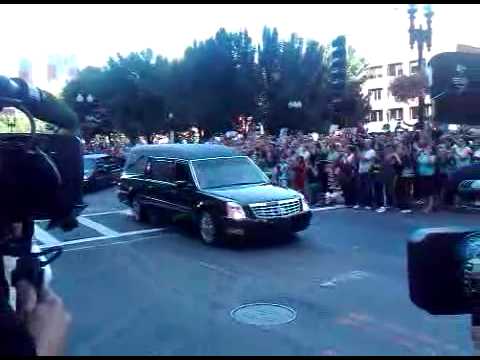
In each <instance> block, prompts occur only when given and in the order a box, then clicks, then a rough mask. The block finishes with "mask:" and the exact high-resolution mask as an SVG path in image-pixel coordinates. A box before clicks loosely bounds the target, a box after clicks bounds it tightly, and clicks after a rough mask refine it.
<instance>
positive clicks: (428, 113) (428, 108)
mask: <svg viewBox="0 0 480 360" xmlns="http://www.w3.org/2000/svg"><path fill="white" fill-rule="evenodd" d="M425 116H427V117H429V116H432V105H431V104H428V105H425Z"/></svg>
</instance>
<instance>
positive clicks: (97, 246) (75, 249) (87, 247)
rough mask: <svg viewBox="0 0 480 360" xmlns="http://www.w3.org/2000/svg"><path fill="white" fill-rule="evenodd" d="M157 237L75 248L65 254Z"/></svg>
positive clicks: (144, 237)
mask: <svg viewBox="0 0 480 360" xmlns="http://www.w3.org/2000/svg"><path fill="white" fill-rule="evenodd" d="M156 236H157V235H150V236H142V237H140V238H137V239H130V240H125V241H115V242H111V243H107V244H98V245H91V246H81V247H76V248H73V249H66V250H64V251H63V252H72V251H79V250H87V249H95V248H99V247H106V246H110V245H121V244H130V243H134V242H138V241H142V240H147V239H153V238H155V237H156Z"/></svg>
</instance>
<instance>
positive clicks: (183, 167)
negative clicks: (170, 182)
mask: <svg viewBox="0 0 480 360" xmlns="http://www.w3.org/2000/svg"><path fill="white" fill-rule="evenodd" d="M176 170H177V172H176V177H175V180H177V181H187V182H189V183H191V184H193V179H192V174H191V172H190V167H189V166H188V164H185V163H177V165H176Z"/></svg>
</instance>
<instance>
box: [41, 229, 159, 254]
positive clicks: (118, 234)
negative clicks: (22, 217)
mask: <svg viewBox="0 0 480 360" xmlns="http://www.w3.org/2000/svg"><path fill="white" fill-rule="evenodd" d="M163 230H165V228H155V229H145V230H136V231H128V232H124V233H121V234H120V233H117V235H115V236H94V237H89V238H83V239H77V240H67V241H63V242H61V243H60V245H61V246H67V245H75V244H82V243H87V242H92V241H100V240H108V239H116V238H121V237H124V236H132V235H141V234H149V233H153V232H160V231H163ZM52 246H53V245H49V244H44V245H40V249H42V250H43V249H46V248H49V247H52Z"/></svg>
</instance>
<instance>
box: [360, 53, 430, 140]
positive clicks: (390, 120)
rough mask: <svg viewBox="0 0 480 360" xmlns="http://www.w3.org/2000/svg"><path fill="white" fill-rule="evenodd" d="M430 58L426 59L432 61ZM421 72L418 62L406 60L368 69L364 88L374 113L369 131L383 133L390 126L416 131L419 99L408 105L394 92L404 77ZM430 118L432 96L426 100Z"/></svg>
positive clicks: (368, 127) (367, 122)
mask: <svg viewBox="0 0 480 360" xmlns="http://www.w3.org/2000/svg"><path fill="white" fill-rule="evenodd" d="M428 60H429V59H426V61H427V62H428ZM417 71H418V61H417V60H413V59H409V58H406V59H403V60H398V61H392V62H388V63H385V64H377V65H372V66H370V67H369V68H368V69H367V80H366V81H365V82H364V83H363V85H362V93H363V94H364V95H368V96H369V101H370V108H371V110H370V113H369V115H368V118H367V119H366V128H367V130H368V131H369V132H381V131H383V130H384V129H385V127H386V126H385V125H386V124H388V125H389V128H390V129H391V130H392V131H393V130H394V129H395V128H396V127H397V126H399V125H400V126H401V127H402V128H403V129H406V130H407V129H408V130H410V129H413V126H414V125H415V124H416V123H417V122H418V99H413V100H409V101H408V102H400V101H397V100H396V99H395V98H394V97H393V96H392V94H391V93H390V90H389V88H390V84H391V83H392V81H393V80H394V79H395V78H396V77H398V76H402V75H407V76H408V75H412V74H414V73H416V72H417ZM425 106H426V114H427V116H429V115H431V111H432V107H431V102H430V97H429V96H428V95H427V96H426V97H425Z"/></svg>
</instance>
